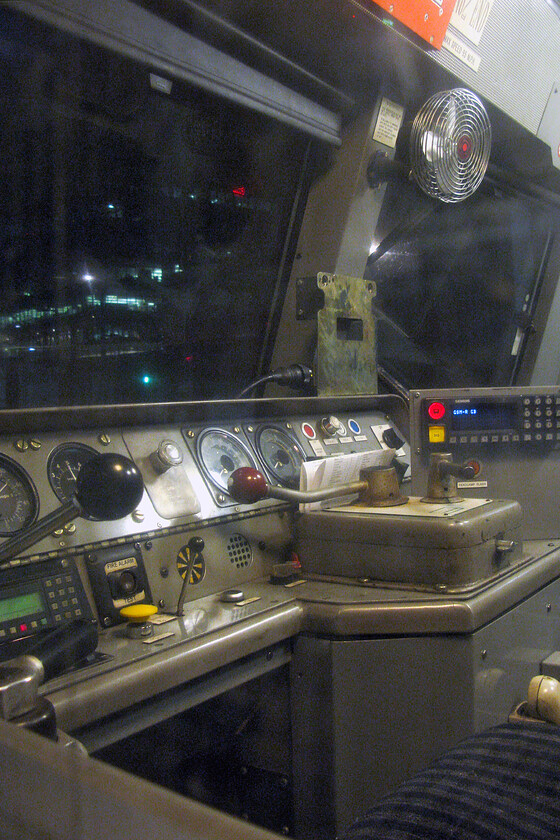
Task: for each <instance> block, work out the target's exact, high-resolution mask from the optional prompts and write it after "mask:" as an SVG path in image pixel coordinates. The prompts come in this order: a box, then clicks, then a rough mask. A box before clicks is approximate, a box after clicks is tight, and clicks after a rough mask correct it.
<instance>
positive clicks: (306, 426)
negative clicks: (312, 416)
mask: <svg viewBox="0 0 560 840" xmlns="http://www.w3.org/2000/svg"><path fill="white" fill-rule="evenodd" d="M301 431H302V432H303V434H304V435H305V437H306V438H308V439H309V440H314V439H315V437H316V433H315V429H314V428H313V426H312V425H311V424H310V423H302V425H301Z"/></svg>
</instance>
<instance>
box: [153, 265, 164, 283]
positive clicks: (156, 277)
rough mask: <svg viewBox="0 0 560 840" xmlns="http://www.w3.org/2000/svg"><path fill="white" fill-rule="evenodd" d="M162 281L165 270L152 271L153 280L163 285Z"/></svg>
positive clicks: (156, 269) (155, 269)
mask: <svg viewBox="0 0 560 840" xmlns="http://www.w3.org/2000/svg"><path fill="white" fill-rule="evenodd" d="M162 279H163V270H162V269H161V268H154V269H152V280H157V282H158V283H161V281H162Z"/></svg>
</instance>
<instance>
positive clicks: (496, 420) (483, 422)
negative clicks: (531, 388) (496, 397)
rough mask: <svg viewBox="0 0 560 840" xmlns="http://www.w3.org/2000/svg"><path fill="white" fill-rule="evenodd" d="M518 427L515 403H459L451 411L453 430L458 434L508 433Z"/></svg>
mask: <svg viewBox="0 0 560 840" xmlns="http://www.w3.org/2000/svg"><path fill="white" fill-rule="evenodd" d="M517 426H518V423H517V404H516V403H515V402H504V403H494V402H471V403H457V404H455V405H454V406H453V408H452V409H451V428H452V429H453V431H456V432H475V431H476V432H478V431H507V430H511V429H516V428H517Z"/></svg>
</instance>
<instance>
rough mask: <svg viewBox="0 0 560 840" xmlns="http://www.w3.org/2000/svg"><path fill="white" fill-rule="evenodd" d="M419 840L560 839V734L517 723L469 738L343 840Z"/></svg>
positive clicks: (550, 728) (384, 802)
mask: <svg viewBox="0 0 560 840" xmlns="http://www.w3.org/2000/svg"><path fill="white" fill-rule="evenodd" d="M387 749H390V744H388V745H387ZM424 838H426V840H428V838H429V840H553V838H554V840H558V838H560V727H559V726H556V725H554V724H551V723H545V722H533V721H527V722H525V721H523V720H519V721H517V720H516V721H514V722H511V721H510V722H508V723H504V724H501V725H499V726H497V727H494V728H492V729H490V730H487V731H485V732H481V733H478V734H476V735H473V736H471V737H469V738H468V739H466V740H465V741H463V742H461V743H460V744H458V745H457V746H456V747H454V748H453V749H451V750H450V751H449V752H447V753H446V754H445V755H443V756H442V757H441V758H440V759H439V760H437V761H436V763H435V764H434V765H433V766H431V767H430V768H429V769H427V770H424V771H422V772H421V773H419V774H417V775H415V776H414V777H413V778H411V779H410V780H409V781H408V782H406V783H405V784H403V785H401V786H400V787H399V788H398V789H397V790H396V791H395V792H394V793H392V794H390V795H388V796H387V797H385V798H384V799H383V800H381V801H380V802H379V803H378V804H377V805H375V807H373V808H372V809H371V810H369V811H368V812H367V813H366V814H364V816H362V817H360V818H359V819H358V820H356V822H355V823H354V824H353V825H352V826H350V828H349V829H348V830H347V831H346V832H345V833H344V834H343V836H342V838H341V840H424Z"/></svg>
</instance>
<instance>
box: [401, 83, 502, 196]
mask: <svg viewBox="0 0 560 840" xmlns="http://www.w3.org/2000/svg"><path fill="white" fill-rule="evenodd" d="M491 143H492V131H491V128H490V121H489V119H488V115H487V113H486V110H485V108H484V105H483V104H482V102H481V101H480V99H479V98H478V96H476V95H475V94H474V93H472V92H471V91H469V90H465V89H463V88H455V89H454V90H447V91H442V92H440V93H436V94H435V95H434V96H432V97H431V98H430V99H428V101H427V102H426V103H425V104H424V105H423V106H422V108H421V109H420V111H419V112H418V113H417V115H416V117H415V119H414V122H413V124H412V130H411V134H410V164H411V169H412V174H413V177H414V179H415V181H416V183H417V184H418V186H419V187H420V188H421V189H422V190H423V191H424V192H425V193H427V194H428V195H430V196H432V197H433V198H439V199H440V201H447V202H456V201H463V199H465V198H467V197H468V196H469V195H472V193H473V192H474V191H475V190H476V189H477V187H478V186H479V184H480V182H481V181H482V179H483V178H484V174H485V172H486V168H487V166H488V160H489V158H490V148H491Z"/></svg>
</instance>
